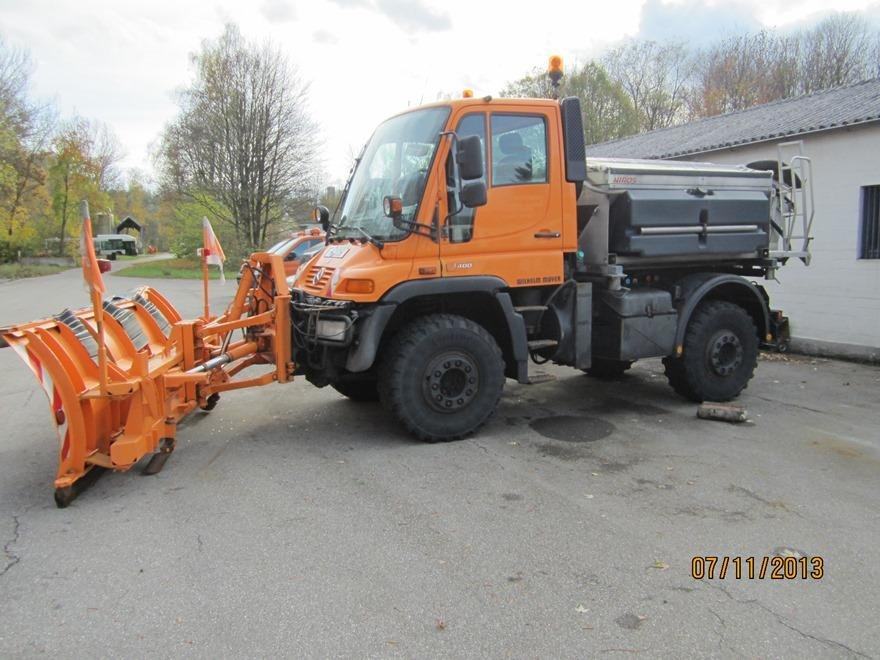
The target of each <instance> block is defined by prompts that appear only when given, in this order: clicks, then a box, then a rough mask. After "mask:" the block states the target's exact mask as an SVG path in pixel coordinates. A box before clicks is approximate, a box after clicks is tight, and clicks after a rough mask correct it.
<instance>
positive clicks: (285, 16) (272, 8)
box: [260, 0, 296, 23]
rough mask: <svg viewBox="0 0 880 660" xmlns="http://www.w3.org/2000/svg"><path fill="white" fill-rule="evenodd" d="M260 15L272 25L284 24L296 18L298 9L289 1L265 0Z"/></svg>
mask: <svg viewBox="0 0 880 660" xmlns="http://www.w3.org/2000/svg"><path fill="white" fill-rule="evenodd" d="M260 13H261V14H262V15H263V16H264V17H265V19H266V20H267V21H269V22H270V23H284V22H286V21H292V20H293V19H295V18H296V7H295V6H294V5H293V3H292V2H289V1H288V0H263V4H262V5H260Z"/></svg>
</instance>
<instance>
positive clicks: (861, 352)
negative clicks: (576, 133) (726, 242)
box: [587, 79, 880, 360]
mask: <svg viewBox="0 0 880 660" xmlns="http://www.w3.org/2000/svg"><path fill="white" fill-rule="evenodd" d="M795 140H802V141H803V145H804V152H805V154H806V155H807V156H809V157H810V159H811V160H812V165H813V181H812V187H813V191H814V195H815V221H814V224H813V236H814V241H813V245H812V253H813V258H812V263H811V264H810V266H809V267H806V266H804V265H803V264H802V263H801V262H800V261H797V260H791V261H789V263H788V264H787V265H786V266H785V267H783V268H781V269H780V270H779V275H778V278H779V283H776V282H769V283H767V289H768V291H769V292H770V295H771V303H772V304H773V306H774V307H775V308H779V309H782V310H784V312H785V313H786V314H787V315H788V316H789V317H790V318H791V327H792V335H793V341H792V346H793V348H795V349H798V350H805V351H807V352H814V353H818V354H826V355H837V356H852V357H860V358H868V359H874V360H877V359H880V79H876V80H871V81H867V82H863V83H859V84H856V85H852V86H849V87H840V88H836V89H833V90H829V91H826V92H820V93H817V94H811V95H809V96H801V97H798V98H793V99H787V100H784V101H778V102H775V103H769V104H766V105H762V106H757V107H754V108H750V109H748V110H743V111H740V112H734V113H730V114H727V115H721V116H718V117H710V118H708V119H702V120H699V121H695V122H691V123H690V124H684V125H681V126H674V127H671V128H666V129H660V130H656V131H652V132H650V133H645V134H643V135H636V136H632V137H629V138H623V139H620V140H614V141H612V142H605V143H603V144H597V145H592V146H590V147H588V148H587V156H588V157H589V156H604V157H616V158H663V159H676V160H691V161H707V162H717V163H740V164H746V163H751V162H754V161H758V160H771V159H772V160H776V157H777V145H778V144H780V143H782V142H789V141H795Z"/></svg>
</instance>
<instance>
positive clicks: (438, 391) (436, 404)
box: [422, 351, 480, 413]
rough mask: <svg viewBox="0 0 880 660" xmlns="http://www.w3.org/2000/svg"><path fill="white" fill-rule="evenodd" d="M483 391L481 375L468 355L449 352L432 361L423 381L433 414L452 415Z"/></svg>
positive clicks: (423, 389)
mask: <svg viewBox="0 0 880 660" xmlns="http://www.w3.org/2000/svg"><path fill="white" fill-rule="evenodd" d="M479 389H480V372H479V369H478V368H477V365H476V362H475V361H474V359H473V358H472V357H471V356H470V355H468V354H467V353H463V352H460V351H447V352H445V353H441V354H439V355H437V356H435V357H433V358H432V359H431V360H430V361H429V362H428V365H427V367H426V368H425V375H424V378H422V394H423V395H424V397H425V400H426V401H427V402H428V403H429V404H430V405H431V407H432V408H433V409H434V410H437V411H439V412H444V413H452V412H456V411H458V410H461V409H462V408H464V407H466V406H467V405H468V404H469V403H470V402H471V401H473V399H474V397H475V396H476V395H477V392H478V391H479Z"/></svg>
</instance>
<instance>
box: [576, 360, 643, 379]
mask: <svg viewBox="0 0 880 660" xmlns="http://www.w3.org/2000/svg"><path fill="white" fill-rule="evenodd" d="M632 365H633V363H632V361H631V360H609V359H607V358H593V363H592V364H591V365H590V368H589V369H584V373H587V374H589V375H590V376H593V377H594V378H618V377H620V376H622V375H623V373H624V372H625V371H627V370H628V369H629V368H630V367H631V366H632Z"/></svg>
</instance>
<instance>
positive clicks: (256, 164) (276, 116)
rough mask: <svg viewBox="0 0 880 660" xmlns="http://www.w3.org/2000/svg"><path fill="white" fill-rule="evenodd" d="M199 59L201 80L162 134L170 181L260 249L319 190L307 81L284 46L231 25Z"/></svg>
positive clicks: (165, 173) (160, 161)
mask: <svg viewBox="0 0 880 660" xmlns="http://www.w3.org/2000/svg"><path fill="white" fill-rule="evenodd" d="M193 64H194V66H195V79H194V80H193V82H192V83H191V84H190V86H189V87H188V88H187V89H185V90H184V91H183V92H182V93H181V94H180V96H179V106H180V107H179V112H178V116H177V118H176V119H175V120H174V121H173V122H172V123H171V124H169V125H168V126H167V127H166V129H165V131H164V133H163V136H162V140H161V147H160V153H159V159H158V164H159V167H160V169H161V171H162V173H163V185H164V186H165V187H166V188H170V189H172V190H174V191H176V192H178V193H179V194H181V195H183V196H184V197H185V198H187V199H190V200H192V201H194V202H196V203H198V204H199V205H200V206H201V208H202V209H203V213H204V214H206V215H208V216H209V217H212V218H214V219H218V220H220V221H222V222H225V223H228V224H230V225H231V226H232V227H233V228H234V230H235V232H236V235H237V237H238V239H239V240H240V241H241V243H243V244H244V245H245V246H247V247H249V248H255V247H257V246H260V245H262V244H263V243H264V241H265V239H266V236H267V233H268V232H269V230H270V228H271V227H272V226H273V225H275V224H277V223H279V222H280V221H281V220H282V218H283V217H284V214H285V212H288V211H289V209H291V208H292V207H293V205H295V204H296V202H297V201H298V200H301V199H303V198H308V197H310V196H311V191H312V190H313V181H314V177H313V173H314V169H315V166H316V159H317V148H316V141H315V134H316V127H315V125H314V123H313V122H312V120H311V119H310V118H309V115H308V112H307V108H306V101H307V97H308V86H307V85H306V84H305V83H303V81H302V80H301V79H300V77H299V76H298V74H297V72H296V70H295V69H294V68H293V66H291V64H290V63H289V62H288V61H287V59H286V58H285V57H284V55H282V53H281V52H280V50H279V49H278V48H276V47H274V46H272V45H271V44H268V43H267V44H264V45H257V44H253V43H250V42H247V41H246V40H245V39H244V38H243V37H242V35H241V33H240V32H239V30H238V28H237V27H235V26H233V25H229V26H227V27H226V30H225V32H224V33H223V35H222V36H221V37H220V38H219V39H217V40H215V41H206V42H205V43H204V44H203V46H202V49H201V51H200V52H199V53H198V54H196V55H194V56H193Z"/></svg>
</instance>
